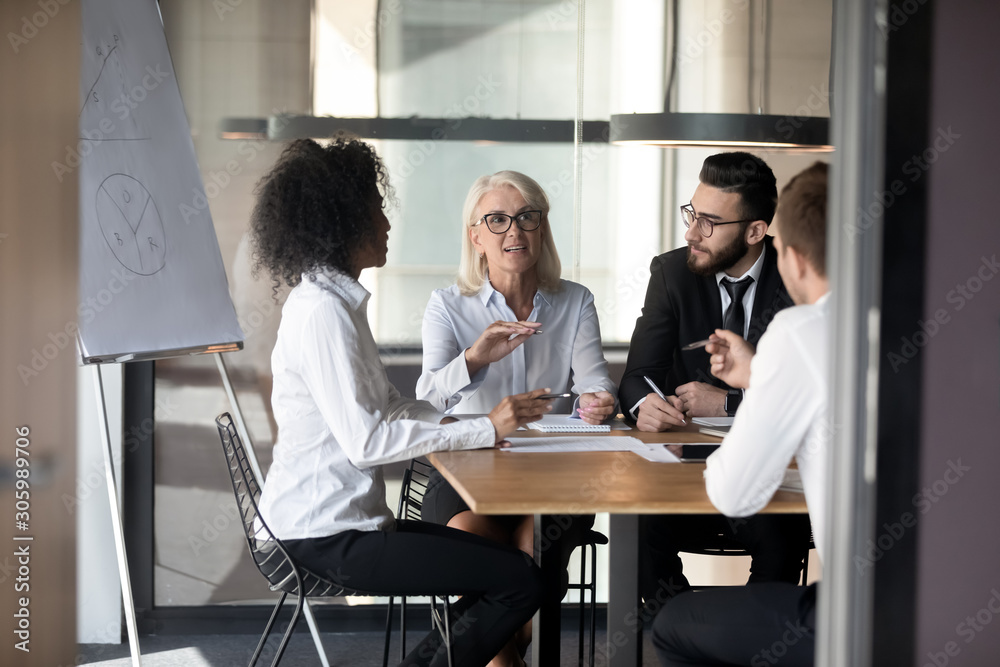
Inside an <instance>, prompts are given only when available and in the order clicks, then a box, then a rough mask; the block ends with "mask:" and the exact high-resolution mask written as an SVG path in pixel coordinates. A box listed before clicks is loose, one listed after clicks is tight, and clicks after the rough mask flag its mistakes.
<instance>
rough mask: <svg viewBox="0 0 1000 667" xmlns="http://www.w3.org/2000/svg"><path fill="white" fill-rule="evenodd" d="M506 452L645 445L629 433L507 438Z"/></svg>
mask: <svg viewBox="0 0 1000 667" xmlns="http://www.w3.org/2000/svg"><path fill="white" fill-rule="evenodd" d="M507 442H509V443H510V447H505V448H503V450H502V451H505V452H634V451H638V450H639V449H640V448H641V447H644V446H645V445H644V444H643V443H642V441H641V440H638V439H636V438H633V437H630V436H627V435H608V436H605V435H601V436H554V437H551V438H507Z"/></svg>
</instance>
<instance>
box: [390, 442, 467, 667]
mask: <svg viewBox="0 0 1000 667" xmlns="http://www.w3.org/2000/svg"><path fill="white" fill-rule="evenodd" d="M433 469H434V468H433V466H431V464H429V463H426V462H425V461H421V460H420V459H414V460H413V461H411V462H410V467H409V468H407V469H406V470H404V471H403V483H402V486H401V487H400V490H399V505H398V506H397V509H396V518H397V519H407V520H411V521H420V509H421V507H423V503H424V494H425V493H426V492H427V480H428V478H429V477H430V472H431V470H433ZM439 597H441V601H442V606H443V607H444V611H443V613H442V612H441V611H440V610H438V607H437V597H436V596H431V623H432V625H433V626H434V628H435V629H437V631H438V632H439V633H441V636H442V637H444V638H445V642H446V643H447V646H448V665H449V667H450V666H451V664H452V661H451V641H450V638H451V625H450V624H451V603H450V602H449V601H448V596H446V595H442V596H439ZM393 599H394V597H393V596H389V608H388V610H387V611H386V615H385V648H384V649H383V652H382V667H388V665H389V643H390V639H391V637H392V609H393ZM399 635H400V638H399V659H400V662H402V660H403V658H405V657H406V596H405V595H401V596H399Z"/></svg>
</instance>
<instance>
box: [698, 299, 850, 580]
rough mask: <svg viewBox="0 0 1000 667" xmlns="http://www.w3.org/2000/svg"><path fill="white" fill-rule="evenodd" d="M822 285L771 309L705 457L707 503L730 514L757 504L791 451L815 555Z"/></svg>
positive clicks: (824, 316) (822, 427)
mask: <svg viewBox="0 0 1000 667" xmlns="http://www.w3.org/2000/svg"><path fill="white" fill-rule="evenodd" d="M829 296H830V295H829V293H827V294H825V295H824V296H822V297H821V298H820V299H819V300H818V301H816V303H814V304H811V305H803V306H795V307H792V308H786V309H785V310H782V311H781V312H780V313H778V314H777V315H775V317H774V320H773V321H772V322H771V324H770V325H769V326H768V328H767V331H766V332H764V335H763V336H762V337H761V339H760V343H759V344H758V346H757V354H756V355H755V356H754V358H753V361H752V362H751V364H750V387H749V388H748V389H747V392H746V398H744V399H743V404H742V405H741V406H740V409H739V412H737V413H736V420H735V421H734V422H733V427H732V429H731V430H730V431H729V434H728V435H727V436H726V438H725V440H723V442H722V447H720V448H719V449H718V450H717V451H716V452H715V453H714V454H712V455H711V456H709V457H708V461H707V464H706V468H705V485H706V487H707V489H708V497H709V498H710V499H711V501H712V504H713V505H715V507H716V508H717V509H718V510H719V511H720V512H722V513H723V514H725V515H726V516H731V517H741V516H750V515H751V514H755V513H757V512H758V511H760V510H761V509H763V508H764V507H765V506H766V505H767V504H768V502H770V500H771V497H772V496H773V495H774V492H775V491H776V490H777V489H778V486H779V485H780V484H781V480H782V478H783V476H784V474H785V470H786V469H787V468H788V464H789V463H791V460H792V458H793V457H794V458H795V461H796V463H797V464H798V467H799V473H800V474H801V476H802V486H803V488H804V489H805V497H806V504H807V505H808V507H809V518H810V519H811V520H812V526H813V536H814V539H815V542H816V548H817V550H818V551H819V555H820V560H822V559H823V555H824V540H825V536H826V532H825V525H824V524H825V510H824V506H825V501H826V453H827V447H828V442H829V440H830V436H831V435H832V429H831V428H830V421H829V417H828V416H827V378H828V377H829V368H828V361H829V344H828V343H829V335H828V328H829V323H830V309H829Z"/></svg>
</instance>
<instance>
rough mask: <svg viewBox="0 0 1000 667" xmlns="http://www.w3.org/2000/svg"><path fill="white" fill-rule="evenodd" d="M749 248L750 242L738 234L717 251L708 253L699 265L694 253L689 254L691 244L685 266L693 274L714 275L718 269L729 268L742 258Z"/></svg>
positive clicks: (689, 247) (724, 269)
mask: <svg viewBox="0 0 1000 667" xmlns="http://www.w3.org/2000/svg"><path fill="white" fill-rule="evenodd" d="M749 250H750V244H749V243H747V240H746V237H745V236H744V235H743V234H739V235H737V236H736V238H734V239H733V241H732V243H730V244H729V245H727V246H724V247H723V248H720V249H719V250H718V251H717V252H713V253H710V254H709V255H708V256H707V257H706V258H705V263H704V264H700V265H699V264H697V262H696V260H695V257H694V255H692V254H691V246H688V255H687V267H688V269H689V270H690V271H691V273H694V274H695V275H699V276H714V275H715V274H716V273H718V272H719V271H726V270H728V269H730V268H731V267H732V266H733V265H734V264H736V262H738V261H740V260H741V259H743V257H744V256H745V255H746V254H747V251H749Z"/></svg>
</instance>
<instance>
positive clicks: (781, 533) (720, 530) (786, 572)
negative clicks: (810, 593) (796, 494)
mask: <svg viewBox="0 0 1000 667" xmlns="http://www.w3.org/2000/svg"><path fill="white" fill-rule="evenodd" d="M640 534H641V535H642V536H643V546H644V548H643V549H642V553H641V555H640V563H641V565H640V577H639V585H640V587H641V590H640V592H641V593H642V597H643V598H644V599H645V600H646V602H647V603H649V602H650V601H652V600H658V601H661V602H662V601H663V600H666V599H668V598H669V597H671V596H673V595H676V594H677V593H680V592H681V591H684V590H687V589H688V588H689V587H690V584H689V583H688V580H687V578H686V577H685V576H684V572H683V565H682V563H681V558H680V556H679V555H678V553H679V552H680V551H686V550H687V549H686V547H698V546H702V547H703V546H705V545H706V544H712V543H717V542H718V541H719V538H718V536H719V535H723V536H725V538H726V539H728V540H732V541H733V542H734V545H735V546H740V547H742V548H743V549H745V550H746V551H747V552H748V553H749V554H750V556H751V557H752V558H753V562H752V564H751V566H750V579H749V581H748V583H760V582H766V581H782V582H786V583H790V584H794V583H797V582H798V581H799V577H800V576H801V572H802V561H803V559H804V558H805V555H806V552H807V551H808V549H809V534H810V524H809V517H808V515H806V514H757V515H754V516H752V517H748V518H745V519H730V518H728V517H724V516H721V515H651V516H647V517H645V518H644V520H643V521H642V523H641V524H640Z"/></svg>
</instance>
